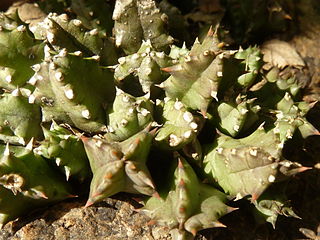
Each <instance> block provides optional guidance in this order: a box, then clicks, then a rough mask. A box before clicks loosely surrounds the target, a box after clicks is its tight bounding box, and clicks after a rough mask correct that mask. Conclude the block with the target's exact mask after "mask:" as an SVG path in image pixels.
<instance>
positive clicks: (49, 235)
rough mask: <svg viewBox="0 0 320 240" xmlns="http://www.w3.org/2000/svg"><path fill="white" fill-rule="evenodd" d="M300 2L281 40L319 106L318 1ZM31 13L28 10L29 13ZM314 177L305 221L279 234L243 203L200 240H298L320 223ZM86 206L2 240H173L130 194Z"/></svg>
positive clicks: (9, 231) (40, 216) (10, 228)
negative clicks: (290, 31)
mask: <svg viewBox="0 0 320 240" xmlns="http://www.w3.org/2000/svg"><path fill="white" fill-rule="evenodd" d="M11 2H12V1H3V0H1V2H0V8H2V9H4V8H6V7H7V6H8V5H9V4H10V3H11ZM200 2H201V1H200ZM203 2H206V3H207V2H208V1H203ZM298 2H299V3H298V4H299V5H298V8H299V11H300V13H299V14H298V15H297V22H296V24H297V29H298V32H297V33H296V34H295V35H294V36H293V37H291V38H290V39H287V37H286V36H279V38H283V40H286V41H287V43H289V44H290V46H291V47H293V48H294V49H295V50H296V51H297V53H298V54H299V55H300V56H301V58H302V60H303V61H304V63H305V66H304V71H302V73H301V74H300V78H301V79H302V80H301V81H305V83H306V91H305V100H306V101H309V102H313V101H315V100H317V99H319V95H320V57H319V56H320V41H319V36H320V14H319V12H317V11H318V10H317V9H316V8H314V7H313V6H314V5H315V4H316V3H317V0H304V1H298ZM211 6H213V5H211ZM202 7H203V5H202ZM205 9H208V8H205ZM27 13H28V10H26V14H27ZM289 62H290V61H289ZM319 109H320V107H319ZM319 111H320V110H319ZM319 151H320V150H319ZM315 175H316V176H315ZM308 177H310V176H309V175H308V173H306V174H302V175H301V176H299V177H297V179H296V181H297V182H298V181H300V185H301V189H302V190H303V191H304V194H306V196H308V197H309V198H306V199H305V200H306V201H308V202H295V201H293V205H294V206H296V207H297V208H300V209H303V211H300V212H299V209H298V215H299V216H301V217H302V218H303V220H299V219H295V220H292V219H291V220H290V221H289V220H284V219H281V220H282V221H280V223H279V226H277V227H278V228H277V230H273V229H272V226H271V225H270V224H263V223H261V224H260V223H259V221H258V224H256V220H257V218H256V217H255V216H254V215H252V214H247V212H250V210H248V209H250V204H249V203H246V202H243V203H241V202H240V205H243V206H241V211H235V212H234V213H232V214H229V215H228V216H226V217H225V218H223V219H222V220H221V221H222V222H223V223H225V224H226V225H227V226H228V229H214V230H207V231H203V232H202V233H201V234H202V235H201V236H200V235H199V236H198V238H197V239H198V240H200V239H202V240H205V239H207V240H210V239H215V240H219V239H221V240H222V239H223V240H229V239H230V240H236V239H238V240H244V239H246V240H248V239H252V240H256V239H261V240H262V239H263V240H267V239H271V240H280V239H283V240H284V239H288V240H292V239H298V238H303V237H304V236H303V235H302V234H301V233H300V232H299V230H298V229H299V227H307V228H310V229H312V230H315V229H316V227H317V223H318V224H319V221H320V216H318V215H319V213H320V199H319V198H320V196H317V195H316V194H315V191H319V190H317V189H318V187H319V186H320V182H317V181H319V179H320V177H319V173H313V175H312V176H311V177H314V179H315V184H314V186H311V185H308V184H307V185H304V183H305V182H310V181H306V180H305V179H306V178H308ZM298 178H299V179H298ZM317 186H318V187H317ZM310 199H311V200H310ZM84 205H85V199H73V200H69V201H66V202H62V203H58V204H56V205H54V206H52V207H49V208H46V209H40V210H37V211H36V212H33V213H31V214H30V215H29V216H26V217H24V218H21V219H19V220H18V221H15V222H10V223H9V224H7V225H5V226H4V227H3V229H2V230H1V231H0V240H18V239H19V240H53V239H57V240H67V239H68V240H69V239H70V240H71V239H74V240H88V239H90V240H100V239H101V240H102V239H104V240H126V239H141V240H166V239H171V238H170V235H169V230H168V229H166V228H163V227H159V226H156V225H155V224H153V223H152V221H150V219H148V218H147V217H146V216H144V215H143V214H141V213H139V212H138V211H136V210H135V209H136V208H137V207H139V204H138V203H137V202H135V201H134V200H133V199H132V198H131V197H129V196H126V195H121V194H120V195H118V196H116V197H115V198H109V199H107V200H105V201H104V202H102V203H100V204H96V205H95V206H92V207H88V208H84V207H83V206H84ZM310 239H311V238H310ZM315 239H318V238H315ZM315 239H314V240H315Z"/></svg>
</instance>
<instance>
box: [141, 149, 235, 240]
mask: <svg viewBox="0 0 320 240" xmlns="http://www.w3.org/2000/svg"><path fill="white" fill-rule="evenodd" d="M176 160H177V161H178V164H177V167H176V170H175V172H174V176H173V177H172V182H171V183H170V185H171V188H170V191H169V192H168V193H165V195H166V196H165V197H164V199H162V198H159V197H152V198H150V199H149V200H148V201H147V202H146V205H145V207H144V208H143V210H142V211H143V212H144V213H145V214H147V215H148V216H149V217H151V218H152V219H154V220H155V221H157V223H158V224H160V225H164V226H168V227H169V228H170V229H172V230H171V231H172V235H173V238H174V239H188V235H191V234H192V235H193V236H195V235H196V233H197V232H198V231H199V230H202V229H206V228H213V227H224V225H223V224H222V223H220V222H219V221H218V219H219V218H220V217H222V216H223V215H225V214H227V213H229V212H231V211H233V210H235V209H233V208H231V207H228V206H227V205H226V204H225V202H226V201H227V198H226V195H225V194H223V193H222V192H220V191H218V190H217V189H215V188H213V187H211V186H209V185H206V184H203V183H201V182H200V181H199V179H198V177H197V175H196V174H195V172H194V170H193V169H192V167H191V166H190V165H189V164H188V162H187V161H186V160H185V159H183V158H182V157H181V156H179V155H177V156H176Z"/></svg>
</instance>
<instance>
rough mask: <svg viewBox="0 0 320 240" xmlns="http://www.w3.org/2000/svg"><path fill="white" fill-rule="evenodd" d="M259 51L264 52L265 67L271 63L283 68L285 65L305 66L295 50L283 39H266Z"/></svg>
mask: <svg viewBox="0 0 320 240" xmlns="http://www.w3.org/2000/svg"><path fill="white" fill-rule="evenodd" d="M261 52H262V53H263V54H264V56H263V60H264V61H265V62H266V63H267V67H270V65H271V66H276V67H278V68H280V69H283V68H285V67H287V66H293V67H297V68H301V67H304V66H305V63H304V61H303V60H302V58H301V57H300V56H299V54H298V53H297V51H296V50H295V49H294V48H293V47H292V46H291V45H290V44H289V43H287V42H285V41H281V40H277V39H273V40H270V41H267V42H265V43H264V44H263V45H262V47H261ZM268 65H269V66H268Z"/></svg>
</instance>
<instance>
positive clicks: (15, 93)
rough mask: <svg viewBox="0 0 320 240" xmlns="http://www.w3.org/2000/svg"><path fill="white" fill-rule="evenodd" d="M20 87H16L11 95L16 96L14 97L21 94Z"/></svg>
mask: <svg viewBox="0 0 320 240" xmlns="http://www.w3.org/2000/svg"><path fill="white" fill-rule="evenodd" d="M20 93H21V92H20V89H19V88H16V89H15V90H13V91H12V92H11V95H12V96H14V97H19V96H20Z"/></svg>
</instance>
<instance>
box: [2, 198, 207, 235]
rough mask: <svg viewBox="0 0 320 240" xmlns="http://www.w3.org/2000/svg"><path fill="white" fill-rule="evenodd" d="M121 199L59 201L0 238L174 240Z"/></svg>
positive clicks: (7, 228)
mask: <svg viewBox="0 0 320 240" xmlns="http://www.w3.org/2000/svg"><path fill="white" fill-rule="evenodd" d="M120 198H121V199H122V200H117V199H115V198H108V199H106V200H105V201H103V202H101V203H99V204H96V205H94V206H92V207H88V208H84V207H83V206H84V205H85V200H84V199H83V200H72V201H67V202H62V203H59V204H56V205H54V206H52V207H50V208H47V209H42V210H41V211H40V210H39V211H37V212H34V213H32V214H30V215H29V216H25V217H23V218H21V219H19V220H18V221H15V222H10V223H8V224H6V225H5V226H4V228H3V229H2V230H1V231H0V240H126V239H128V240H129V239H139V240H171V237H170V234H169V229H167V228H165V227H160V226H157V225H155V224H150V219H149V218H148V217H146V216H145V215H143V214H140V213H138V212H137V211H135V208H134V206H136V207H138V205H139V204H138V203H137V202H134V201H133V200H130V199H128V198H127V197H123V196H120ZM196 239H197V240H205V238H204V237H201V236H199V237H197V238H196Z"/></svg>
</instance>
